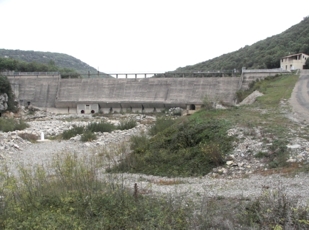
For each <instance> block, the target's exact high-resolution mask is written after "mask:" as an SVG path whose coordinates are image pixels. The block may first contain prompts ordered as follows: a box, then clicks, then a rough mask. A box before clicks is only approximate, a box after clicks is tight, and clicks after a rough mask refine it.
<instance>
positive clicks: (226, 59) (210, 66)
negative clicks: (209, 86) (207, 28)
mask: <svg viewBox="0 0 309 230" xmlns="http://www.w3.org/2000/svg"><path fill="white" fill-rule="evenodd" d="M240 36H241V35H240ZM294 53H306V54H309V16H308V17H305V18H304V19H303V20H302V21H301V22H300V23H298V24H296V25H294V26H292V27H291V28H289V29H288V30H286V31H284V32H282V33H281V34H278V35H274V36H272V37H269V38H266V39H265V40H261V41H259V42H257V43H255V44H253V45H251V46H245V47H243V48H241V49H239V50H237V51H234V52H232V53H227V54H224V55H222V56H219V57H216V58H214V59H211V60H208V61H204V62H201V63H198V64H195V65H191V66H186V67H182V68H178V69H177V70H175V71H172V72H192V71H211V70H221V69H222V70H232V69H234V68H236V69H241V68H242V67H246V68H247V69H265V68H279V67H280V58H281V57H284V56H287V55H289V54H294ZM307 62H309V59H308V61H307ZM307 66H309V63H307Z"/></svg>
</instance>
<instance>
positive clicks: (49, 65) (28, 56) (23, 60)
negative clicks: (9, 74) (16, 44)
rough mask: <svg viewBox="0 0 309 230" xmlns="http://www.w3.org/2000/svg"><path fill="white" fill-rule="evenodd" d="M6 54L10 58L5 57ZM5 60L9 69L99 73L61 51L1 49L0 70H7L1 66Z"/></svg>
mask: <svg viewBox="0 0 309 230" xmlns="http://www.w3.org/2000/svg"><path fill="white" fill-rule="evenodd" d="M5 56H6V57H9V58H5ZM3 61H4V62H6V63H8V64H9V66H7V70H15V71H23V72H25V71H26V72H33V71H37V72H45V71H50V72H55V71H59V69H63V70H66V69H70V70H71V72H72V70H73V72H79V73H82V72H83V73H85V72H88V71H90V72H91V73H97V70H96V69H94V68H93V67H91V66H89V65H87V64H86V63H84V62H82V61H80V60H78V59H76V58H74V57H72V56H70V55H67V54H61V53H51V52H39V51H23V50H6V49H0V72H1V71H3V70H5V69H3V68H1V66H3V64H2V62H3ZM64 72H65V71H64Z"/></svg>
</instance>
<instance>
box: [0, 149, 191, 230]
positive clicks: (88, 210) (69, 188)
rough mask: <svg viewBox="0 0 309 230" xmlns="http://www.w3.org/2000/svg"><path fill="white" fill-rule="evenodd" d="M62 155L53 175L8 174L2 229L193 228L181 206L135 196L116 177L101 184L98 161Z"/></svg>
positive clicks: (33, 170)
mask: <svg viewBox="0 0 309 230" xmlns="http://www.w3.org/2000/svg"><path fill="white" fill-rule="evenodd" d="M61 155H62V157H58V158H56V159H55V160H54V161H53V162H52V168H51V170H47V169H45V168H43V167H42V166H35V167H33V168H31V169H28V168H25V167H21V166H20V167H19V173H18V175H17V176H16V177H14V176H13V174H10V173H9V172H8V171H7V170H5V171H6V173H5V174H2V177H1V185H2V186H1V189H0V195H2V196H3V197H4V200H0V205H1V209H0V229H188V228H189V219H190V218H191V217H190V216H192V214H191V212H188V208H186V207H184V206H182V205H181V202H178V201H176V200H174V201H173V200H169V199H167V200H166V199H157V198H154V197H151V196H149V197H148V196H144V195H142V194H141V193H140V192H139V188H138V186H134V184H132V189H133V188H135V189H134V192H132V191H130V190H129V189H128V188H125V187H124V185H123V183H121V181H115V180H113V179H112V178H110V179H108V178H107V179H106V180H102V179H101V180H99V178H98V174H97V170H96V163H95V160H94V158H87V159H77V157H76V156H74V155H73V154H68V153H62V154H61ZM51 171H52V172H54V173H53V174H49V173H48V172H51ZM1 202H4V203H5V205H4V206H2V203H1Z"/></svg>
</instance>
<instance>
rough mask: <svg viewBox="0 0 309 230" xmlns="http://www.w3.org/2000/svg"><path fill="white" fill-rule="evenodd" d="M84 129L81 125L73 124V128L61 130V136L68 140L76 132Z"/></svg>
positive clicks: (81, 131)
mask: <svg viewBox="0 0 309 230" xmlns="http://www.w3.org/2000/svg"><path fill="white" fill-rule="evenodd" d="M84 129H85V128H84V127H82V126H73V128H71V129H68V130H65V131H63V132H62V135H61V136H62V138H63V139H64V140H69V139H70V138H72V137H75V136H76V135H78V134H79V135H81V134H83V132H84Z"/></svg>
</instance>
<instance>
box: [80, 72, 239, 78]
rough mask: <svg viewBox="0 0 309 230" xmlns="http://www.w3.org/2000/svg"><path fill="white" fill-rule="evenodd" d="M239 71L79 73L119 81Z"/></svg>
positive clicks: (224, 75) (222, 73)
mask: <svg viewBox="0 0 309 230" xmlns="http://www.w3.org/2000/svg"><path fill="white" fill-rule="evenodd" d="M240 74H241V73H240V71H237V70H228V71H222V70H221V71H204V72H203V71H198V72H166V73H108V74H102V73H99V72H98V73H97V74H94V73H87V74H84V73H81V74H80V75H82V76H84V77H86V78H87V77H88V78H102V77H103V76H104V75H105V76H106V75H108V76H110V77H113V78H116V79H119V78H126V79H128V78H135V79H137V78H150V77H153V78H186V77H188V78H200V77H235V76H240Z"/></svg>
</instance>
